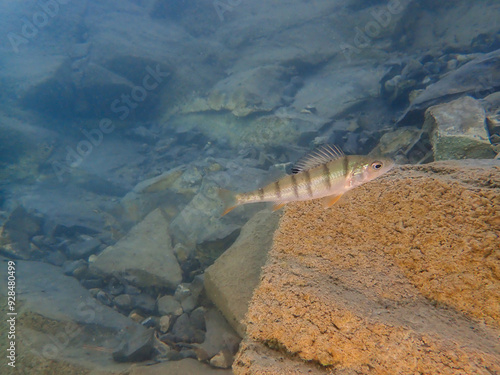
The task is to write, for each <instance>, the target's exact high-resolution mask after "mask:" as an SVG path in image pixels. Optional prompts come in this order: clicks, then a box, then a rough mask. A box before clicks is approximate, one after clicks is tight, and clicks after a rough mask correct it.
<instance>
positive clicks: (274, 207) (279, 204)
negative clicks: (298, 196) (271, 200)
mask: <svg viewBox="0 0 500 375" xmlns="http://www.w3.org/2000/svg"><path fill="white" fill-rule="evenodd" d="M285 204H286V202H282V203H275V204H274V205H273V211H278V210H279V209H280V208H282V207H283V206H284V205H285Z"/></svg>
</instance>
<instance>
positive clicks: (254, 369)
mask: <svg viewBox="0 0 500 375" xmlns="http://www.w3.org/2000/svg"><path fill="white" fill-rule="evenodd" d="M499 187H500V162H499V161H496V160H488V161H480V160H468V161H460V162H458V161H448V162H435V163H431V164H427V165H421V166H403V167H401V168H399V169H395V170H394V171H392V172H390V173H388V174H387V175H386V176H383V177H381V178H380V179H377V180H376V181H375V182H372V183H368V184H365V185H363V186H361V187H359V188H356V189H354V190H352V191H350V192H349V193H348V194H346V197H344V198H343V199H342V200H341V201H340V202H339V203H338V204H337V205H336V206H334V207H333V208H332V209H329V210H325V209H323V208H322V207H321V205H320V204H319V203H318V202H315V201H312V202H299V203H295V204H290V205H289V206H288V207H287V209H286V211H285V213H284V216H283V217H282V219H281V222H280V225H279V228H278V231H277V232H276V234H275V237H274V244H273V247H272V249H271V251H270V253H269V256H268V261H267V264H266V266H265V267H264V269H263V273H262V279H261V282H260V285H259V286H258V288H257V289H256V291H255V293H254V295H253V298H252V301H251V303H250V308H249V312H248V315H247V334H248V338H247V340H246V341H245V342H244V344H243V345H242V347H241V349H240V352H239V354H238V356H237V358H236V361H235V363H234V365H233V371H234V372H235V374H252V373H279V371H280V369H282V368H283V366H284V365H283V363H287V364H288V365H289V366H288V368H293V364H294V362H293V361H294V360H296V359H297V358H300V359H302V360H304V361H307V362H308V363H307V364H306V363H305V362H304V363H303V364H302V365H301V367H302V368H303V367H304V366H307V367H309V369H310V370H311V372H312V373H330V372H331V371H334V372H335V373H338V374H352V373H370V374H372V373H373V374H376V373H441V374H461V373H470V374H472V373H474V374H478V373H492V372H498V371H500V345H499V342H498V335H499V334H500V253H499V248H498V236H499V232H498V228H499V225H500V220H499V216H498V206H499V205H500V200H499V197H500V194H499V193H500V191H499ZM272 349H274V350H272ZM276 349H277V350H276ZM318 364H320V365H321V366H317V365H318ZM296 373H302V372H301V371H298V372H296ZM304 373H305V372H304Z"/></svg>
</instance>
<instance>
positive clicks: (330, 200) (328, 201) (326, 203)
mask: <svg viewBox="0 0 500 375" xmlns="http://www.w3.org/2000/svg"><path fill="white" fill-rule="evenodd" d="M341 196H342V194H339V195H330V196H329V197H324V198H323V207H325V208H329V207H332V206H333V205H334V204H335V203H337V201H338V200H339V199H340V197H341Z"/></svg>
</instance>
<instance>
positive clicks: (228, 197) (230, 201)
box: [217, 189, 238, 216]
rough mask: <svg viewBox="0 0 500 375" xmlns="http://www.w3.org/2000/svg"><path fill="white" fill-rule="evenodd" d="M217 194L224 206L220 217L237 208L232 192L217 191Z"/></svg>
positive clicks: (234, 195)
mask: <svg viewBox="0 0 500 375" xmlns="http://www.w3.org/2000/svg"><path fill="white" fill-rule="evenodd" d="M217 193H218V195H219V198H220V199H221V200H222V202H223V203H224V206H225V207H224V208H225V209H224V212H223V213H222V215H221V216H224V215H226V214H227V213H229V212H231V211H232V210H233V209H234V208H235V207H236V206H238V202H237V200H236V194H235V193H234V192H232V191H229V190H226V189H219V190H218V191H217Z"/></svg>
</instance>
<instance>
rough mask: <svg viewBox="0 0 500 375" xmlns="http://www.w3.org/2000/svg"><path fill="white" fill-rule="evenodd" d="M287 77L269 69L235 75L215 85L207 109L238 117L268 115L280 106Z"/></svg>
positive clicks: (277, 69) (277, 68) (280, 70)
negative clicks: (255, 114)
mask: <svg viewBox="0 0 500 375" xmlns="http://www.w3.org/2000/svg"><path fill="white" fill-rule="evenodd" d="M287 76H288V73H287V70H286V69H285V68H283V67H281V66H273V65H269V66H261V67H258V68H254V69H250V70H247V71H243V72H239V73H236V74H234V75H231V76H230V77H228V78H226V79H224V80H222V81H220V82H218V83H217V84H216V85H215V87H214V88H213V89H212V91H211V93H210V94H209V97H208V99H207V103H208V107H209V108H210V109H212V110H215V111H220V110H226V111H231V112H232V113H233V114H234V115H235V116H239V117H240V116H247V115H249V114H251V113H253V112H269V111H271V110H273V109H274V108H276V107H277V106H278V105H279V104H280V103H281V96H282V94H283V90H284V88H285V85H286V84H287Z"/></svg>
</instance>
